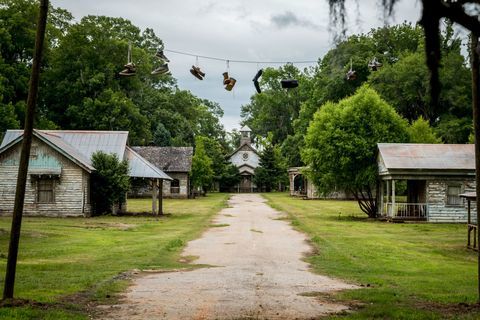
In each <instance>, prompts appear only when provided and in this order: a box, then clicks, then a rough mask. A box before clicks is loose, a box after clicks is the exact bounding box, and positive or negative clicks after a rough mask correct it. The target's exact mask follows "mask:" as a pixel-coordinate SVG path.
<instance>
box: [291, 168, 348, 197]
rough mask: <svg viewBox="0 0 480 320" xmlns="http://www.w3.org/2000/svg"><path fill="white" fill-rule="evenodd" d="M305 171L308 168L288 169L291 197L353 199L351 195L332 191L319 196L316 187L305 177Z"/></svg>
mask: <svg viewBox="0 0 480 320" xmlns="http://www.w3.org/2000/svg"><path fill="white" fill-rule="evenodd" d="M307 169H308V167H292V168H289V169H288V178H289V181H290V195H291V196H294V197H302V198H304V199H340V200H347V199H353V196H352V195H351V194H347V193H346V192H344V191H333V192H330V193H328V194H327V195H323V196H322V195H320V194H319V193H318V191H317V187H316V186H315V185H314V184H313V182H312V181H311V180H310V179H308V177H307V176H306V174H305V172H304V171H305V170H307Z"/></svg>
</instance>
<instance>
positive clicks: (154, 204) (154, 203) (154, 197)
mask: <svg viewBox="0 0 480 320" xmlns="http://www.w3.org/2000/svg"><path fill="white" fill-rule="evenodd" d="M152 214H154V215H156V214H157V182H156V180H155V179H152Z"/></svg>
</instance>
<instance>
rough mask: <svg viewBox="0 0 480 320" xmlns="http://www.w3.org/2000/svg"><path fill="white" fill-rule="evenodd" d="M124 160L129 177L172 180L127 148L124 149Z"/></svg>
mask: <svg viewBox="0 0 480 320" xmlns="http://www.w3.org/2000/svg"><path fill="white" fill-rule="evenodd" d="M125 158H126V159H127V160H128V165H129V169H130V170H129V175H130V177H135V178H157V179H163V180H172V178H170V177H169V176H168V175H167V174H165V172H163V171H162V170H160V169H158V168H157V167H155V166H154V165H153V164H151V163H150V162H148V161H147V160H146V159H144V158H142V157H141V156H140V155H139V154H138V153H136V152H135V151H134V150H132V148H130V147H128V146H127V147H126V149H125Z"/></svg>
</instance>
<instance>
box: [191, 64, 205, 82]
mask: <svg viewBox="0 0 480 320" xmlns="http://www.w3.org/2000/svg"><path fill="white" fill-rule="evenodd" d="M190 73H191V74H193V76H194V77H195V78H197V79H198V80H203V78H204V77H205V72H202V70H200V67H196V66H192V68H191V69H190Z"/></svg>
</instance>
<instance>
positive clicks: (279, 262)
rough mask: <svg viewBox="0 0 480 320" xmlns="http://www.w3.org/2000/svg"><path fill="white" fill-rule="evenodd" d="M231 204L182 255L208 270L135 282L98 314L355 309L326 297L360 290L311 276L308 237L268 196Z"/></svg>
mask: <svg viewBox="0 0 480 320" xmlns="http://www.w3.org/2000/svg"><path fill="white" fill-rule="evenodd" d="M229 204H230V205H231V208H225V209H223V210H222V211H221V212H220V214H219V215H217V217H216V218H215V219H214V221H213V222H212V226H214V227H213V228H210V229H209V230H208V231H207V232H205V233H204V234H203V235H202V237H201V238H199V239H197V240H194V241H191V242H190V243H189V244H188V245H187V247H186V249H185V251H184V253H183V255H184V259H185V260H184V261H188V260H189V259H188V257H189V256H196V257H198V259H196V260H195V265H192V266H194V267H199V266H205V267H203V268H196V269H195V270H190V271H187V270H180V271H178V272H167V273H151V274H146V275H145V276H139V277H136V278H135V279H134V280H133V282H132V286H131V287H130V289H129V290H128V291H127V292H126V293H125V296H124V297H123V298H122V299H121V301H120V303H118V304H116V305H113V306H111V305H110V306H109V305H106V306H101V307H99V308H98V309H99V310H101V314H100V316H98V317H99V318H101V319H112V320H122V319H128V320H137V319H138V320H140V319H205V320H207V319H225V320H226V319H228V320H231V319H315V318H318V317H320V316H324V315H327V314H331V313H343V312H347V311H348V310H351V309H352V306H350V305H345V304H344V303H343V302H337V301H335V300H333V299H331V298H329V299H327V298H326V296H323V295H322V294H325V295H328V294H329V293H334V292H338V291H339V290H343V289H355V288H358V287H357V286H354V285H351V284H347V283H344V282H342V281H339V280H336V279H332V278H329V277H326V276H321V275H317V274H313V273H311V272H310V271H309V269H310V266H309V264H308V263H306V262H305V261H304V257H305V255H306V254H307V253H310V252H311V251H312V247H311V246H310V245H309V244H308V243H307V242H306V237H305V235H303V234H301V233H300V232H298V231H295V230H294V229H293V228H292V226H291V225H290V224H289V223H288V222H286V221H283V220H278V218H279V217H280V216H281V214H280V213H279V212H278V211H276V210H274V209H272V208H270V207H269V206H267V205H266V204H265V200H264V199H263V198H262V197H260V196H259V195H253V194H241V195H240V194H239V195H235V196H233V197H232V198H231V199H230V201H229ZM227 215H231V217H230V216H227ZM227 225H228V226H229V227H228V228H216V227H215V226H227ZM260 230H261V231H260ZM258 231H260V232H258ZM182 262H183V261H182ZM211 266H216V267H211ZM312 292H315V294H308V293H312ZM305 293H307V294H305Z"/></svg>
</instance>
